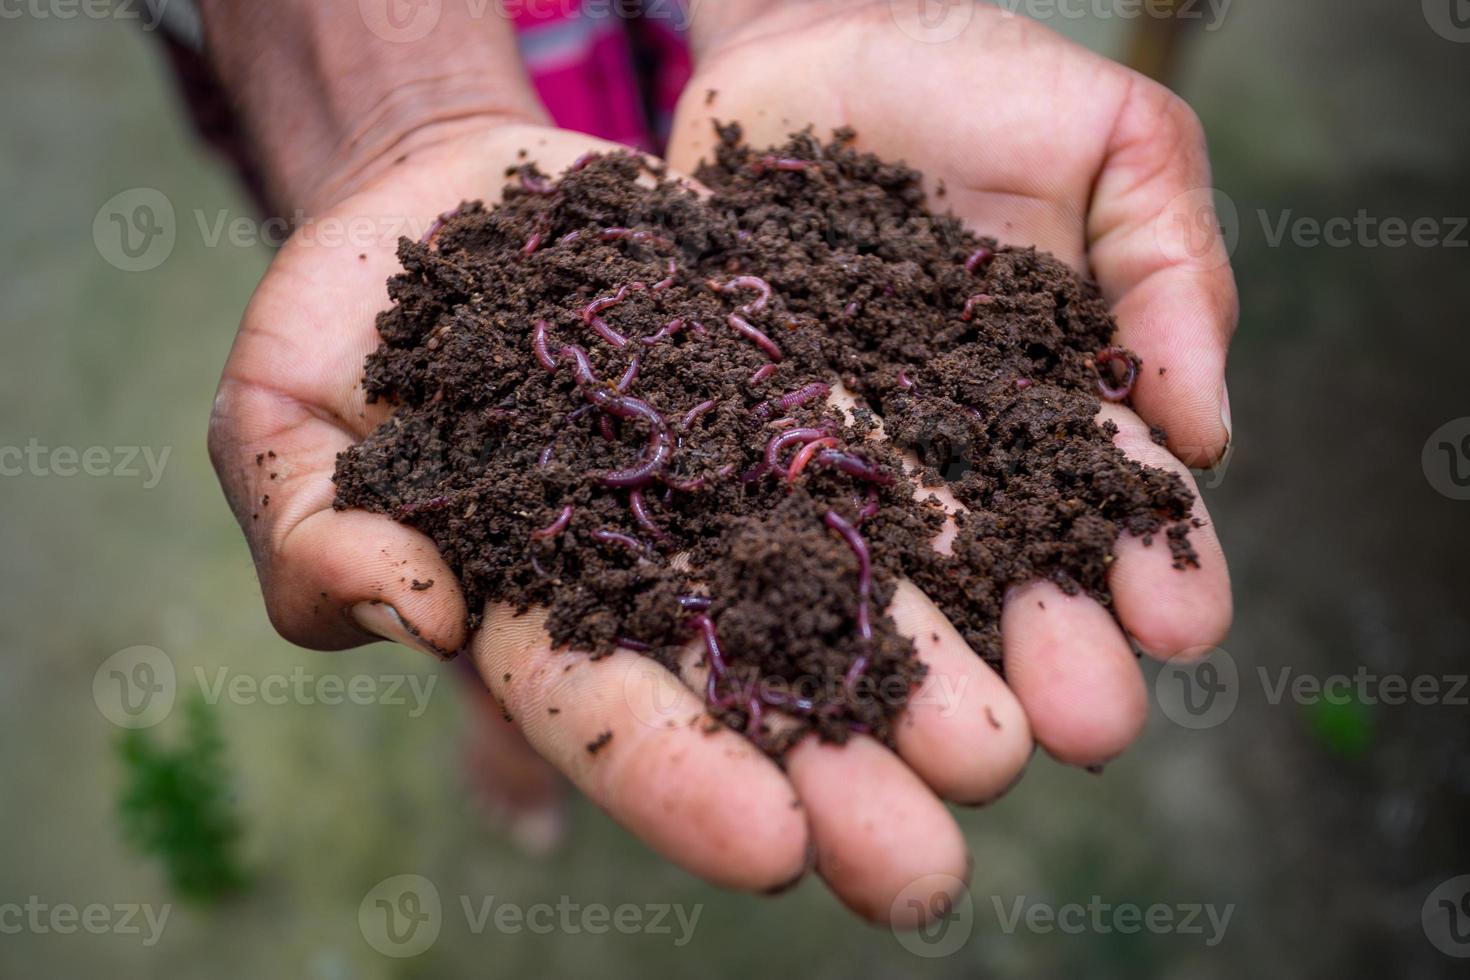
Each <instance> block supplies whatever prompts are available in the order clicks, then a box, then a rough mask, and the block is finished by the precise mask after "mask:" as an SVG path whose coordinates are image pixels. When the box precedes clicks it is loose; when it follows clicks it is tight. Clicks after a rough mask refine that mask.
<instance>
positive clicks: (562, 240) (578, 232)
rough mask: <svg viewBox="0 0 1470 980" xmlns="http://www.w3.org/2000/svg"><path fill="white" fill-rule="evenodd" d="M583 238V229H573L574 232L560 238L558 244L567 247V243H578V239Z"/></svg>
mask: <svg viewBox="0 0 1470 980" xmlns="http://www.w3.org/2000/svg"><path fill="white" fill-rule="evenodd" d="M581 237H582V229H580V228H576V229H573V230H572V231H569V232H567V233H566V234H565V235H563V236H561V237H560V238H558V239H557V240H556V243H557V244H558V245H566V244H567V243H569V242H574V241H576V240H577V239H579V238H581Z"/></svg>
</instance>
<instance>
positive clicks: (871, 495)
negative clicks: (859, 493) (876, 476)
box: [857, 487, 878, 524]
mask: <svg viewBox="0 0 1470 980" xmlns="http://www.w3.org/2000/svg"><path fill="white" fill-rule="evenodd" d="M877 516H878V491H877V490H874V489H873V488H872V487H868V499H867V500H866V501H865V502H864V503H863V505H862V506H861V507H859V508H858V512H857V522H858V523H859V524H862V523H863V522H864V521H867V520H868V519H869V518H872V517H877Z"/></svg>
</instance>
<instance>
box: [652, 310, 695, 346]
mask: <svg viewBox="0 0 1470 980" xmlns="http://www.w3.org/2000/svg"><path fill="white" fill-rule="evenodd" d="M684 327H685V323H684V318H683V317H675V318H674V319H672V320H670V321H669V322H668V323H666V324H664V325H663V326H662V327H660V328H659V331H658V333H655V334H650V335H648V336H647V337H644V338H643V343H645V344H647V345H648V346H649V347H652V346H653V345H654V344H656V343H658V342H659V341H660V340H663V339H664V338H665V337H672V336H674V335H675V334H677V333H679V332H680V331H681V330H683V329H684Z"/></svg>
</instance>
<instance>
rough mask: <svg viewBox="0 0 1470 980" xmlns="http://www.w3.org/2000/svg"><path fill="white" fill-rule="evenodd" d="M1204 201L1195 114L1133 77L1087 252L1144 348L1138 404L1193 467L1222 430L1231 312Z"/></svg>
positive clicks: (1125, 333) (1216, 447) (1218, 446)
mask: <svg viewBox="0 0 1470 980" xmlns="http://www.w3.org/2000/svg"><path fill="white" fill-rule="evenodd" d="M1210 202H1211V195H1210V165H1209V159H1208V156H1207V153H1206V149H1205V139H1204V132H1203V129H1202V128H1201V126H1200V123H1199V119H1198V118H1197V117H1196V116H1195V114H1194V112H1193V111H1192V110H1191V109H1190V108H1189V106H1188V105H1186V104H1185V103H1184V102H1183V100H1181V99H1179V98H1178V97H1177V96H1175V95H1173V94H1172V93H1171V92H1169V91H1168V90H1167V89H1165V88H1164V87H1163V86H1160V85H1157V84H1155V83H1153V82H1150V81H1148V80H1146V79H1144V78H1142V77H1138V78H1136V79H1135V81H1134V84H1133V86H1132V88H1131V89H1130V91H1129V95H1128V97H1127V99H1126V100H1125V101H1124V104H1123V107H1122V110H1121V112H1120V113H1119V114H1118V118H1117V122H1116V124H1115V125H1114V127H1113V131H1112V134H1111V136H1110V137H1109V142H1108V150H1107V154H1106V157H1105V160H1104V162H1103V165H1102V170H1101V173H1100V176H1099V177H1098V180H1097V183H1096V186H1095V190H1094V192H1093V197H1092V203H1091V207H1090V211H1089V215H1088V223H1087V224H1088V230H1087V234H1088V241H1089V242H1090V247H1089V255H1090V257H1091V261H1092V268H1093V272H1094V273H1095V275H1096V276H1097V281H1098V284H1099V285H1100V286H1101V287H1102V290H1103V293H1104V295H1105V296H1106V297H1107V299H1108V301H1109V302H1110V303H1112V305H1113V313H1114V315H1115V316H1116V317H1117V319H1118V341H1119V343H1121V344H1123V345H1124V346H1126V347H1128V348H1130V349H1132V350H1133V351H1134V352H1136V353H1137V354H1138V355H1139V356H1140V357H1142V358H1143V369H1142V371H1141V373H1140V375H1139V378H1138V382H1137V384H1136V385H1135V386H1134V389H1133V403H1134V405H1136V406H1137V408H1138V410H1139V414H1141V415H1142V416H1143V417H1144V418H1145V419H1147V420H1149V421H1150V422H1154V423H1156V424H1160V425H1162V426H1164V427H1165V429H1167V430H1168V433H1169V447H1170V449H1172V450H1173V452H1174V454H1175V455H1176V456H1178V457H1179V458H1180V459H1182V460H1184V461H1185V462H1186V463H1188V464H1190V465H1191V466H1196V467H1204V466H1208V465H1211V464H1212V463H1213V462H1214V461H1215V460H1217V459H1219V457H1220V456H1221V455H1222V454H1223V453H1224V451H1225V447H1226V445H1227V444H1228V443H1229V441H1230V425H1231V423H1230V400H1229V396H1228V395H1227V393H1226V390H1225V351H1226V347H1227V345H1228V344H1229V341H1230V337H1231V334H1233V333H1234V331H1235V325H1236V320H1237V317H1238V313H1239V301H1238V298H1237V296H1236V290H1235V277H1234V275H1233V274H1232V272H1231V270H1230V262H1229V255H1228V254H1227V252H1226V248H1225V243H1224V240H1223V238H1222V236H1221V234H1220V231H1219V224H1218V219H1217V218H1215V216H1214V212H1213V209H1212V205H1211V203H1210ZM1161 368H1162V369H1163V370H1162V371H1161V370H1160V369H1161Z"/></svg>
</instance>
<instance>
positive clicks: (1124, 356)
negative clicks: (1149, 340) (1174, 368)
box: [1092, 347, 1143, 402]
mask: <svg viewBox="0 0 1470 980" xmlns="http://www.w3.org/2000/svg"><path fill="white" fill-rule="evenodd" d="M1114 361H1122V362H1123V365H1124V369H1123V380H1122V381H1121V382H1120V383H1118V384H1114V383H1113V382H1111V381H1109V380H1107V378H1106V377H1105V376H1104V368H1105V366H1106V365H1108V364H1111V363H1113V362H1114ZM1092 363H1093V368H1094V369H1095V370H1096V371H1097V390H1098V393H1099V394H1100V395H1102V397H1103V399H1104V400H1105V401H1110V402H1120V401H1122V400H1123V399H1125V398H1127V397H1128V396H1129V395H1130V394H1132V392H1133V383H1134V382H1135V381H1137V380H1138V367H1139V365H1140V364H1142V363H1143V362H1142V361H1141V360H1139V357H1138V355H1137V354H1135V353H1133V352H1132V351H1131V350H1129V349H1128V348H1126V347H1104V348H1103V349H1102V350H1100V351H1098V352H1097V353H1096V354H1094V355H1093V356H1092Z"/></svg>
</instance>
